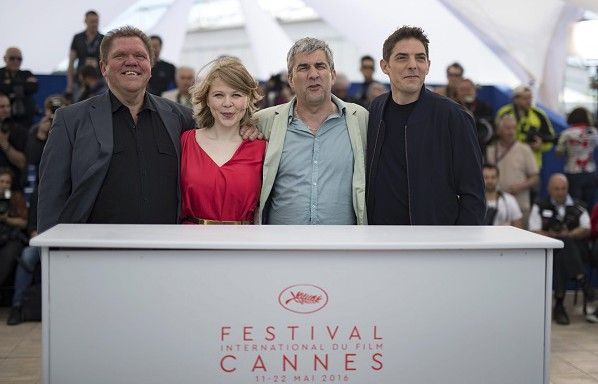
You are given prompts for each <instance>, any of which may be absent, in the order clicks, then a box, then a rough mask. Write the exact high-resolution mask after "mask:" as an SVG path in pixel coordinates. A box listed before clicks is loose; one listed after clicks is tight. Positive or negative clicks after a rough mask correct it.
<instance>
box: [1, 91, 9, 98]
mask: <svg viewBox="0 0 598 384" xmlns="http://www.w3.org/2000/svg"><path fill="white" fill-rule="evenodd" d="M0 97H6V98H7V99H8V100H10V96H8V95H7V94H6V93H4V92H1V91H0Z"/></svg>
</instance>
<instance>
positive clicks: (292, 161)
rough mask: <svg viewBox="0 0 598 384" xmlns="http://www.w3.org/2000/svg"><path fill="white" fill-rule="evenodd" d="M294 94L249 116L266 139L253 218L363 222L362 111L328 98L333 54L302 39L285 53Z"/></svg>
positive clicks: (364, 115)
mask: <svg viewBox="0 0 598 384" xmlns="http://www.w3.org/2000/svg"><path fill="white" fill-rule="evenodd" d="M287 66H288V80H289V84H290V86H291V88H292V89H293V90H294V91H295V94H296V97H295V98H293V99H292V100H291V101H290V102H289V103H287V104H283V105H278V106H275V107H270V108H267V109H264V110H262V111H259V112H258V113H257V114H256V117H257V118H258V126H259V128H260V130H261V131H262V132H263V133H264V135H265V136H266V138H267V139H269V143H268V149H267V151H266V157H265V160H264V172H263V182H262V190H261V196H260V207H259V217H258V221H259V222H260V223H263V224H348V225H350V224H367V215H366V211H365V148H366V146H365V141H366V130H367V122H368V112H367V111H366V110H365V109H364V108H363V107H361V106H359V105H357V104H353V103H345V102H343V101H342V100H340V99H339V98H337V97H336V96H334V95H332V91H331V89H332V85H333V84H334V80H335V78H336V73H335V70H334V61H333V57H332V52H331V51H330V48H329V47H328V45H327V44H326V43H325V42H324V41H322V40H318V39H314V38H303V39H301V40H299V41H297V42H296V43H295V44H294V45H293V47H291V49H290V51H289V53H288V55H287Z"/></svg>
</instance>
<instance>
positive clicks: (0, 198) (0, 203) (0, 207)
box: [0, 189, 11, 215]
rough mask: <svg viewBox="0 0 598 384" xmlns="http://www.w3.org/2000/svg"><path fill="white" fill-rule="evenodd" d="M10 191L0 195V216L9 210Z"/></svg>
mask: <svg viewBox="0 0 598 384" xmlns="http://www.w3.org/2000/svg"><path fill="white" fill-rule="evenodd" d="M10 196H11V193H10V189H7V190H6V191H4V193H0V215H5V214H6V213H7V212H8V209H9V208H10Z"/></svg>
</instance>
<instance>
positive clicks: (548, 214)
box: [542, 209, 554, 218]
mask: <svg viewBox="0 0 598 384" xmlns="http://www.w3.org/2000/svg"><path fill="white" fill-rule="evenodd" d="M552 215H554V212H552V210H550V209H544V210H542V217H547V218H551V217H552Z"/></svg>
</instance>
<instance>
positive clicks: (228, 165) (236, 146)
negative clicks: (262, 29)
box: [181, 57, 266, 224]
mask: <svg viewBox="0 0 598 384" xmlns="http://www.w3.org/2000/svg"><path fill="white" fill-rule="evenodd" d="M260 99H261V96H260V95H259V93H258V84H257V83H256V81H255V80H254V79H253V77H252V76H251V75H250V74H249V72H248V71H247V69H246V68H245V67H244V66H243V64H242V63H241V62H240V61H239V60H238V59H234V58H228V57H225V58H220V59H217V60H216V61H214V62H213V63H212V65H211V67H210V69H209V71H208V73H207V74H206V75H205V77H204V78H203V80H202V81H201V82H200V83H199V84H196V85H195V86H193V88H192V89H191V100H192V103H193V115H194V118H195V121H196V123H197V126H198V127H199V128H198V129H194V130H189V131H185V132H184V133H183V134H182V135H181V201H182V210H181V212H182V214H181V216H182V222H183V223H187V224H251V223H253V222H254V218H255V212H256V210H257V205H258V203H259V195H260V188H261V184H262V164H263V162H264V153H265V150H266V142H265V141H263V140H254V141H249V140H243V139H242V137H241V136H240V135H239V128H240V127H241V126H245V125H251V124H255V121H254V120H253V112H255V110H256V107H255V103H256V102H257V101H259V100H260Z"/></svg>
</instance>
